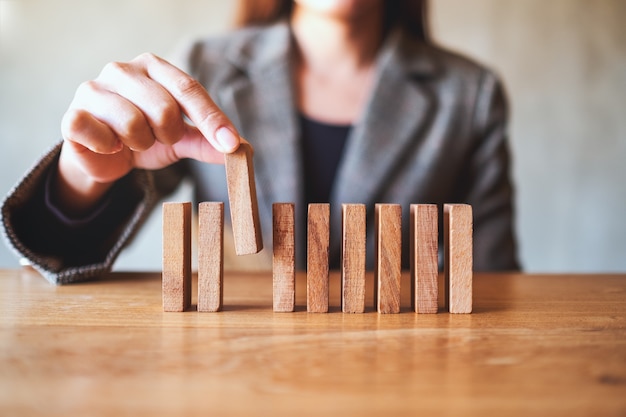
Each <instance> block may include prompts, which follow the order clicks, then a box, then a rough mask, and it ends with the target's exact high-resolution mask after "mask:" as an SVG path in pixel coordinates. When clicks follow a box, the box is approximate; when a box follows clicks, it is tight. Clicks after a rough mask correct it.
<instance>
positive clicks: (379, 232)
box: [374, 204, 402, 314]
mask: <svg viewBox="0 0 626 417" xmlns="http://www.w3.org/2000/svg"><path fill="white" fill-rule="evenodd" d="M374 231H375V234H376V236H375V241H376V246H375V254H374V256H375V263H374V277H375V278H374V280H375V288H376V291H375V292H376V306H377V310H378V312H379V313H382V314H389V313H399V312H400V276H401V274H402V207H401V206H400V205H399V204H376V206H375V228H374Z"/></svg>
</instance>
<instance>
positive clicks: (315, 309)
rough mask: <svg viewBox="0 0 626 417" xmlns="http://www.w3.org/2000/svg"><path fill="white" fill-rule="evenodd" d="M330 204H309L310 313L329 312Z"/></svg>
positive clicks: (307, 284) (308, 291) (308, 282)
mask: <svg viewBox="0 0 626 417" xmlns="http://www.w3.org/2000/svg"><path fill="white" fill-rule="evenodd" d="M329 248H330V204H327V203H318V204H309V210H308V220H307V268H306V270H307V275H306V294H307V297H306V300H307V302H306V305H307V311H308V312H309V313H327V312H328V297H329V294H328V279H329V263H328V262H329Z"/></svg>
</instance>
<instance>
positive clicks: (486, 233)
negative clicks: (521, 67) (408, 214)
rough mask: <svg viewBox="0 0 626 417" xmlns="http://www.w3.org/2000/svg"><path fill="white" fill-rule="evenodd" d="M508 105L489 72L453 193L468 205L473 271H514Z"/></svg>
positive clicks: (486, 73) (514, 247)
mask: <svg viewBox="0 0 626 417" xmlns="http://www.w3.org/2000/svg"><path fill="white" fill-rule="evenodd" d="M507 119H508V104H507V99H506V95H505V92H504V89H503V86H502V84H501V83H500V81H499V80H498V79H497V77H496V76H495V75H493V74H492V73H491V72H489V71H485V72H484V74H483V77H482V80H481V85H480V89H479V94H478V96H477V102H476V106H475V108H474V116H473V124H474V129H473V132H474V136H473V139H472V144H471V148H470V158H468V162H467V166H466V167H465V169H464V172H463V175H462V176H461V183H460V186H459V188H458V190H462V191H460V193H459V194H461V197H460V201H466V202H467V203H468V204H471V205H472V208H473V216H474V269H475V270H477V271H489V270H500V271H501V270H519V269H520V264H519V261H518V257H517V247H516V238H515V232H514V205H513V199H514V190H513V185H512V182H511V179H510V169H511V158H510V155H509V149H508V138H507Z"/></svg>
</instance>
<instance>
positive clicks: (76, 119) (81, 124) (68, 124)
mask: <svg viewBox="0 0 626 417" xmlns="http://www.w3.org/2000/svg"><path fill="white" fill-rule="evenodd" d="M89 119H90V117H89V114H88V113H87V111H85V110H82V109H69V110H68V111H67V112H65V114H64V115H63V119H62V121H61V133H62V135H63V137H64V138H65V139H69V138H72V137H74V136H75V135H76V134H77V133H79V132H82V131H84V130H85V128H86V127H87V124H88V122H89Z"/></svg>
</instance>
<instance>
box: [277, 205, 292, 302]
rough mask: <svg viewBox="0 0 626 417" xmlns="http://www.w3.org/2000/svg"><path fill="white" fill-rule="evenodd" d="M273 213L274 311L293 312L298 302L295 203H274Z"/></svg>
mask: <svg viewBox="0 0 626 417" xmlns="http://www.w3.org/2000/svg"><path fill="white" fill-rule="evenodd" d="M272 214H273V229H274V231H273V236H274V240H273V247H274V256H273V260H272V269H273V286H274V291H273V294H274V302H273V305H274V311H276V312H292V311H294V310H295V304H296V250H295V247H296V239H295V205H294V204H293V203H274V204H273V205H272Z"/></svg>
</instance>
